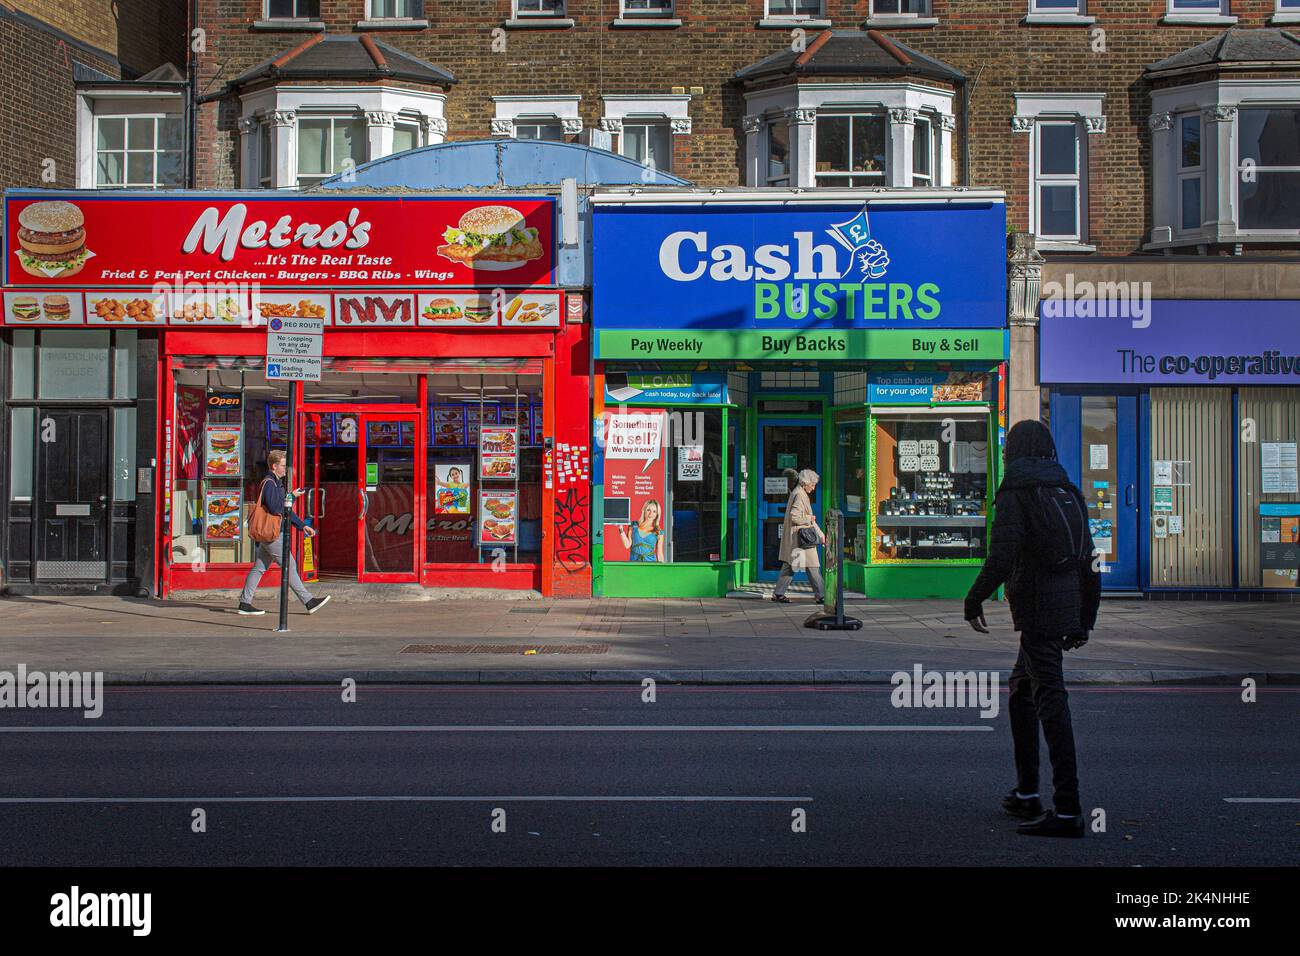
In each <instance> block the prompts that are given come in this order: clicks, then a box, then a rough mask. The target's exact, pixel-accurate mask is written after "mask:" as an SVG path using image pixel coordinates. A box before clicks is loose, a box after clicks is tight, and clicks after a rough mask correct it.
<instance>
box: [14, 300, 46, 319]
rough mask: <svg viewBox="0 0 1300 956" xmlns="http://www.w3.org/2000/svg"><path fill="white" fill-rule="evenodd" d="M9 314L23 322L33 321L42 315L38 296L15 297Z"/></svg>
mask: <svg viewBox="0 0 1300 956" xmlns="http://www.w3.org/2000/svg"><path fill="white" fill-rule="evenodd" d="M9 314H10V315H12V316H13V317H14V318H15V319H18V320H19V321H21V322H31V321H33V320H34V319H39V318H40V317H41V309H40V306H38V305H37V304H36V296H34V295H19V296H15V297H14V299H13V304H12V305H10V306H9Z"/></svg>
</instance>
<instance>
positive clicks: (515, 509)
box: [478, 489, 519, 547]
mask: <svg viewBox="0 0 1300 956" xmlns="http://www.w3.org/2000/svg"><path fill="white" fill-rule="evenodd" d="M518 527H519V495H518V493H517V492H514V491H484V490H482V489H479V493H478V543H479V544H480V545H482V546H483V547H491V546H493V545H497V544H515V543H517V541H518Z"/></svg>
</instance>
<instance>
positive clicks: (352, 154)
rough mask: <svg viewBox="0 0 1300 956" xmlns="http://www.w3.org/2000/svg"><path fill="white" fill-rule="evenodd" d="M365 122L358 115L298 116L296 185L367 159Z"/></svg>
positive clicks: (318, 180) (305, 184)
mask: <svg viewBox="0 0 1300 956" xmlns="http://www.w3.org/2000/svg"><path fill="white" fill-rule="evenodd" d="M366 141H367V133H366V124H365V121H364V120H362V119H360V118H359V117H351V116H318V117H305V116H304V117H299V119H298V188H299V189H302V188H305V187H308V186H313V185H315V184H316V183H319V182H322V181H323V180H326V179H328V178H329V177H331V176H334V175H336V174H338V173H341V172H343V171H345V170H347V169H355V168H356V167H357V166H360V165H361V164H362V163H364V162H365V161H366Z"/></svg>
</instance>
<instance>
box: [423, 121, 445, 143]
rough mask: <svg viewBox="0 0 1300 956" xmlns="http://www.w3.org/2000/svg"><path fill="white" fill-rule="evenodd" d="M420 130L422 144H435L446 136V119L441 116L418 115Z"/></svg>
mask: <svg viewBox="0 0 1300 956" xmlns="http://www.w3.org/2000/svg"><path fill="white" fill-rule="evenodd" d="M420 132H421V135H422V136H423V139H424V143H423V144H422V145H424V146H437V145H438V144H439V143H441V142H443V141H444V140H445V139H446V138H447V120H446V118H445V117H442V116H424V115H422V116H421V117H420Z"/></svg>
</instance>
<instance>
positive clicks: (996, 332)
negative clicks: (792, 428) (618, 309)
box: [596, 329, 1006, 362]
mask: <svg viewBox="0 0 1300 956" xmlns="http://www.w3.org/2000/svg"><path fill="white" fill-rule="evenodd" d="M598 334H599V338H598V340H597V345H596V349H597V351H596V355H597V358H602V359H655V360H665V359H668V360H671V359H683V360H684V359H855V360H887V361H934V362H950V361H962V360H965V359H990V360H995V361H1001V360H1003V359H1005V358H1006V335H1005V332H1004V331H1003V330H1002V329H945V330H942V331H940V330H933V329H926V330H924V331H917V332H913V331H910V330H908V329H820V330H815V331H812V330H810V331H807V332H800V331H794V330H782V331H773V332H754V331H748V330H746V331H730V330H716V329H711V330H705V331H701V332H681V331H672V332H658V331H654V330H649V329H648V330H645V331H627V330H625V329H602V330H601V331H600V332H599V333H598Z"/></svg>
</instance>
